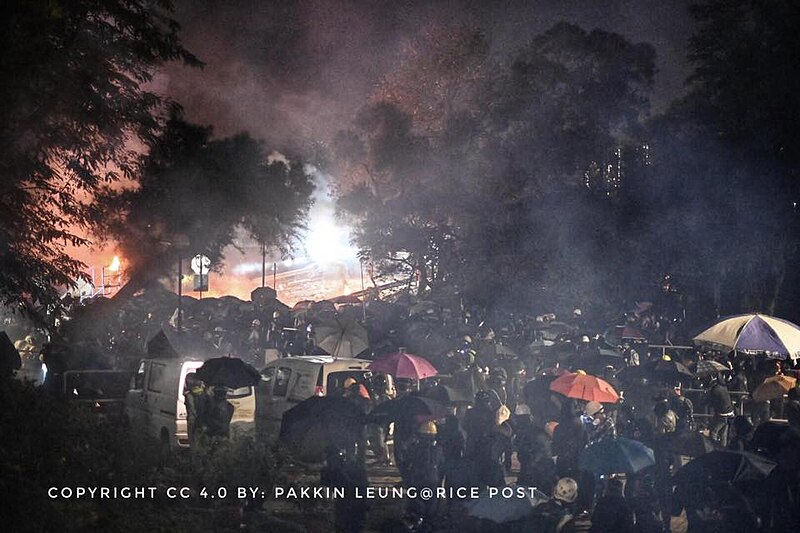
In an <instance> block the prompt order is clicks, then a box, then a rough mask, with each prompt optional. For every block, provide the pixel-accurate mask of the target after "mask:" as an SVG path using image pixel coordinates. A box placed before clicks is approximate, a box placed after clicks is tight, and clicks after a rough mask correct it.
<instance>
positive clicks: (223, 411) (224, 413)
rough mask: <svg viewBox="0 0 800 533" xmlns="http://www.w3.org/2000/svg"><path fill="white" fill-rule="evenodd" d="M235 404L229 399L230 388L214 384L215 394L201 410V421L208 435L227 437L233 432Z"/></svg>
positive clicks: (217, 437)
mask: <svg viewBox="0 0 800 533" xmlns="http://www.w3.org/2000/svg"><path fill="white" fill-rule="evenodd" d="M233 410H234V407H233V404H232V403H230V402H229V401H228V388H227V387H225V386H224V385H214V387H213V395H212V397H211V399H210V401H208V403H207V404H206V406H205V408H204V409H203V411H201V414H202V416H201V418H200V423H201V425H202V426H203V428H204V429H205V432H206V435H208V436H209V437H211V438H214V439H227V438H228V437H230V434H231V419H232V418H233Z"/></svg>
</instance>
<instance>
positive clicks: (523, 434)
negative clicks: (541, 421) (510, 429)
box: [514, 415, 556, 487]
mask: <svg viewBox="0 0 800 533" xmlns="http://www.w3.org/2000/svg"><path fill="white" fill-rule="evenodd" d="M514 434H515V436H514V449H515V450H516V452H517V459H518V460H519V475H518V476H517V485H523V486H528V487H549V486H550V485H552V484H553V483H554V482H555V475H556V466H555V463H554V462H553V451H552V448H551V446H550V437H549V436H548V435H547V432H545V430H544V428H542V427H540V426H537V425H535V424H534V422H533V418H532V417H531V415H517V416H515V417H514Z"/></svg>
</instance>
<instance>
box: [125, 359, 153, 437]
mask: <svg viewBox="0 0 800 533" xmlns="http://www.w3.org/2000/svg"><path fill="white" fill-rule="evenodd" d="M149 370H150V361H147V360H144V359H143V360H142V361H141V363H139V368H138V369H137V370H136V373H135V374H134V375H133V377H132V378H131V383H130V386H129V388H128V392H127V393H126V395H125V415H126V416H127V417H128V420H130V422H131V425H132V426H133V427H136V428H139V429H144V428H146V427H147V424H148V420H147V389H146V387H145V385H146V383H147V376H148V373H149Z"/></svg>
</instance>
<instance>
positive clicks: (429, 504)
mask: <svg viewBox="0 0 800 533" xmlns="http://www.w3.org/2000/svg"><path fill="white" fill-rule="evenodd" d="M438 433H439V430H438V427H437V426H436V423H435V422H433V421H432V420H429V421H426V422H423V423H421V424H420V425H419V426H417V430H416V432H415V434H414V436H413V437H412V439H411V442H410V443H409V447H408V454H407V464H406V469H405V470H406V471H405V472H404V474H403V485H405V486H406V487H414V488H416V489H417V490H419V489H422V488H430V489H433V490H435V489H436V487H438V486H439V485H440V484H441V481H442V466H443V464H444V453H443V450H442V447H441V445H440V444H439V441H438V438H437V435H438ZM435 511H436V498H432V499H429V500H424V499H422V498H414V499H411V500H409V501H408V513H409V514H411V515H413V516H415V517H418V518H421V519H422V520H423V521H424V520H427V519H429V518H430V517H431V516H432V515H433V514H434V513H435Z"/></svg>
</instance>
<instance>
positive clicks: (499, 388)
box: [486, 366, 508, 404]
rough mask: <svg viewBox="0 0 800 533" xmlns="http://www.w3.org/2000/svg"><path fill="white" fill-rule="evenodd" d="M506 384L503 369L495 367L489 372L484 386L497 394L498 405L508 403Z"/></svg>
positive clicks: (505, 373)
mask: <svg viewBox="0 0 800 533" xmlns="http://www.w3.org/2000/svg"><path fill="white" fill-rule="evenodd" d="M507 383H508V373H507V372H506V369H505V368H503V367H499V366H498V367H495V368H493V369H492V370H491V372H489V377H488V378H487V379H486V385H487V386H488V387H489V388H490V389H491V390H493V391H494V392H496V393H497V397H498V398H499V399H500V403H502V404H507V403H508V390H507V388H506V385H507Z"/></svg>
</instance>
